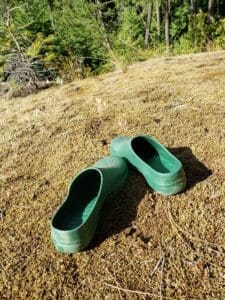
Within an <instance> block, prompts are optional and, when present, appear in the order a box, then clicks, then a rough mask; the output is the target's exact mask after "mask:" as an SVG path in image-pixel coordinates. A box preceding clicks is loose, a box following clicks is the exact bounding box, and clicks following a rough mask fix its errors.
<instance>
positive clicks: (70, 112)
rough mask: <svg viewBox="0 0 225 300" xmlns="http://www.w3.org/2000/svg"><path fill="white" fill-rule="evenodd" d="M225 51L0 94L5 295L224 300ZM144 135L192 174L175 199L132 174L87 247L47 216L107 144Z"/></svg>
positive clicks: (0, 294)
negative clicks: (62, 233) (65, 239)
mask: <svg viewBox="0 0 225 300" xmlns="http://www.w3.org/2000/svg"><path fill="white" fill-rule="evenodd" d="M224 72H225V52H218V53H208V54H198V55H191V56H180V57H175V58H161V59H152V60H149V61H147V62H142V63H138V64H136V65H133V66H131V67H129V68H128V70H127V71H126V72H125V73H120V72H115V73H110V74H107V75H104V76H100V77H97V78H93V79H86V80H84V81H78V82H74V83H72V84H68V85H65V86H62V87H60V88H59V87H57V88H51V89H49V90H45V91H42V92H40V93H39V94H37V95H33V96H28V97H26V98H17V99H7V98H5V97H2V98H0V114H1V118H0V132H1V138H0V149H1V152H0V168H1V173H0V189H1V195H0V196H1V199H0V233H1V240H0V242H1V247H0V257H1V259H0V270H1V277H0V298H1V299H26V298H27V299H77V298H84V299H91V298H92V299H93V298H96V299H103V298H104V299H160V298H161V299H224V298H225V289H224V288H225V226H224V224H225V221H224V220H225V197H224V196H225V180H224V178H225V106H224V105H225V76H224V74H225V73H224ZM119 134H123V135H129V136H132V135H137V134H149V135H153V136H155V137H156V138H158V139H159V140H160V141H161V142H162V143H164V144H165V145H166V146H168V147H169V148H170V149H171V151H173V152H174V153H175V154H176V155H177V157H179V158H180V159H181V160H182V161H183V163H184V167H185V170H186V172H187V178H188V186H187V189H186V190H185V191H184V192H183V193H181V194H179V195H176V196H172V197H163V196H161V195H158V194H156V193H155V192H153V191H152V190H151V189H150V188H149V187H148V186H147V185H146V183H145V182H144V180H143V178H142V177H141V176H140V175H139V174H137V173H135V172H134V171H131V175H130V177H129V179H128V183H127V185H126V187H125V188H124V189H123V191H122V192H121V193H120V194H119V195H118V197H117V199H115V200H114V201H112V202H110V203H108V204H106V205H105V207H104V209H103V211H102V217H101V220H100V224H99V228H98V230H97V233H96V236H95V238H94V240H93V243H92V244H91V245H90V247H89V249H88V250H87V251H84V252H81V253H78V254H75V255H63V254H59V253H57V252H56V251H55V249H54V248H53V246H52V244H51V241H50V231H49V220H50V218H51V216H52V214H53V212H54V211H55V209H56V207H57V206H58V205H59V204H60V203H61V202H62V200H63V198H64V197H65V195H66V190H67V186H68V184H69V182H70V180H71V178H72V177H73V175H74V174H76V173H77V172H78V171H79V170H80V169H82V168H85V167H87V166H88V165H91V164H92V163H94V162H95V161H96V160H97V159H99V158H101V157H103V156H105V155H107V154H108V153H109V143H110V141H111V139H112V137H114V136H116V135H119Z"/></svg>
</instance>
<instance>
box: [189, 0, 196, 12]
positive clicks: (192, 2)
mask: <svg viewBox="0 0 225 300" xmlns="http://www.w3.org/2000/svg"><path fill="white" fill-rule="evenodd" d="M190 10H191V13H192V14H194V13H195V12H196V7H195V0H191V1H190Z"/></svg>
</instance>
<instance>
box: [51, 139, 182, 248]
mask: <svg viewBox="0 0 225 300" xmlns="http://www.w3.org/2000/svg"><path fill="white" fill-rule="evenodd" d="M110 152H111V156H108V157H105V158H103V159H101V160H99V161H98V162H96V163H95V164H94V165H93V166H92V167H90V168H87V169H85V170H83V171H81V172H80V173H79V174H78V175H77V176H75V178H74V179H73V180H72V183H71V185H70V188H69V191H68V194H67V197H66V200H65V201H64V203H63V204H62V206H61V207H60V208H59V209H58V210H57V212H56V213H55V215H54V216H53V218H52V221H51V236H52V241H53V243H54V245H55V247H56V249H57V250H58V251H60V252H65V253H74V252H77V251H80V250H83V249H84V248H86V247H87V246H88V244H89V243H90V241H91V239H92V237H93V235H94V233H95V230H96V227H97V224H98V219H99V214H100V210H101V207H102V204H103V202H104V200H105V198H106V197H108V196H109V195H111V194H113V193H115V192H117V191H119V190H120V189H121V187H122V186H123V184H124V183H125V182H126V179H127V175H128V166H127V162H126V160H128V161H129V162H130V163H131V164H132V165H133V166H134V167H135V168H136V169H137V170H138V171H139V172H140V173H142V174H143V176H144V177H145V179H146V181H147V183H148V184H149V186H150V187H152V188H153V189H154V190H155V191H157V192H158V193H161V194H163V195H173V194H176V193H178V192H180V191H181V190H183V189H184V187H185V185H186V177H185V173H184V170H183V167H182V164H181V162H180V161H179V160H178V159H177V158H176V157H175V156H174V155H173V154H171V153H170V152H169V151H168V150H167V149H166V148H165V147H164V146H163V145H161V144H160V143H159V142H158V141H157V140H155V139H154V138H152V137H148V136H137V137H134V138H128V137H117V138H115V139H113V141H112V143H111V146H110Z"/></svg>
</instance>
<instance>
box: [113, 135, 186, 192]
mask: <svg viewBox="0 0 225 300" xmlns="http://www.w3.org/2000/svg"><path fill="white" fill-rule="evenodd" d="M110 152H111V154H112V155H113V156H120V157H124V158H126V159H127V160H128V161H129V162H130V163H131V164H132V165H133V166H134V167H135V168H136V169H137V170H138V171H139V172H140V173H142V174H143V176H144V177H145V179H146V181H147V183H148V184H149V186H150V187H152V188H153V189H154V190H155V191H156V192H158V193H160V194H163V195H173V194H176V193H179V192H180V191H182V190H183V189H184V188H185V186H186V176H185V173H184V170H183V166H182V164H181V162H180V161H179V160H178V159H177V158H176V157H175V156H174V155H173V154H172V153H170V152H169V151H168V150H167V149H166V148H165V147H164V146H163V145H161V144H160V143H159V142H158V141H157V140H156V139H154V138H152V137H149V136H137V137H133V138H129V137H117V138H115V139H113V140H112V143H111V146H110Z"/></svg>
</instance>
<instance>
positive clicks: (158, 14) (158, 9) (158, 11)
mask: <svg viewBox="0 0 225 300" xmlns="http://www.w3.org/2000/svg"><path fill="white" fill-rule="evenodd" d="M156 19H157V36H158V40H159V39H160V35H161V32H160V6H159V1H158V0H157V1H156Z"/></svg>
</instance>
